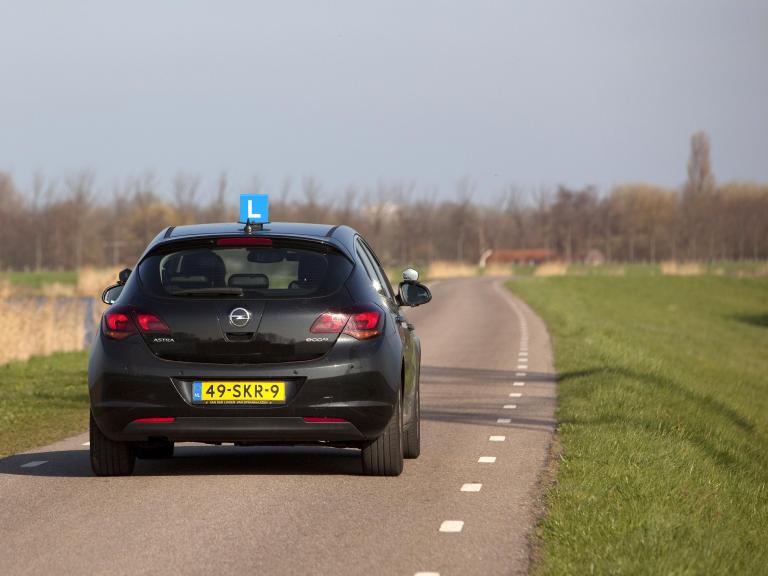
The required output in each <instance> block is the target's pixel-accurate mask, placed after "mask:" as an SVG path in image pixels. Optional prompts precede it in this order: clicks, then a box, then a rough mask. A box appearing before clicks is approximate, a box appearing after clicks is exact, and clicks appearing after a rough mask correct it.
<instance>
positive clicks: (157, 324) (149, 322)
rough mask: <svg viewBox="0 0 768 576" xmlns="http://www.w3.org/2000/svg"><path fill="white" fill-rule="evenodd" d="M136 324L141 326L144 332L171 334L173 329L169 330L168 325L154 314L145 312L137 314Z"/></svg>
mask: <svg viewBox="0 0 768 576" xmlns="http://www.w3.org/2000/svg"><path fill="white" fill-rule="evenodd" d="M136 322H138V324H139V328H141V331H142V332H163V333H165V334H170V333H171V329H170V328H168V324H166V323H165V322H163V321H162V320H160V318H158V317H157V316H155V315H154V314H146V313H145V312H136Z"/></svg>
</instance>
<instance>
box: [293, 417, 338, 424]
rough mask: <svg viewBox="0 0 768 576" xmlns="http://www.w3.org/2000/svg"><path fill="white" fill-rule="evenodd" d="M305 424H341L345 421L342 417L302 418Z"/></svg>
mask: <svg viewBox="0 0 768 576" xmlns="http://www.w3.org/2000/svg"><path fill="white" fill-rule="evenodd" d="M304 422H306V423H307V424H343V423H345V422H347V420H344V418H311V417H309V418H304Z"/></svg>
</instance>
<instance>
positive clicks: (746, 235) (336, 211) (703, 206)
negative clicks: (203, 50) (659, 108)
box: [0, 133, 768, 269]
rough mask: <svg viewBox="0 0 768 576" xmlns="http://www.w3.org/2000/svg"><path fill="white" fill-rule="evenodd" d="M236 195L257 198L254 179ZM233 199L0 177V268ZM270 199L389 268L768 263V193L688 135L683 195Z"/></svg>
mask: <svg viewBox="0 0 768 576" xmlns="http://www.w3.org/2000/svg"><path fill="white" fill-rule="evenodd" d="M245 191H247V192H263V191H264V190H262V186H261V185H260V183H259V181H258V180H255V181H254V183H253V185H252V186H250V187H249V189H248V190H245ZM239 192H240V191H233V190H230V189H229V187H228V186H227V180H226V177H225V176H222V177H221V178H220V180H219V181H218V182H217V183H216V184H215V186H213V187H211V186H208V187H207V189H206V188H204V187H203V186H202V185H201V180H200V179H199V178H197V177H194V176H189V175H185V174H180V175H179V176H177V177H176V178H175V180H174V181H173V185H172V190H171V191H170V193H168V192H167V191H166V192H165V193H161V190H160V186H159V185H158V183H157V181H156V179H155V178H153V177H152V176H151V175H146V176H143V177H140V178H136V179H133V180H131V181H129V182H127V183H125V184H124V185H123V186H121V187H118V188H117V189H113V190H104V189H102V188H101V187H99V186H98V185H97V184H96V182H95V180H94V178H93V175H92V174H90V173H88V172H81V173H77V174H74V175H72V176H71V177H69V178H67V179H66V180H64V181H63V182H52V181H46V180H45V179H44V178H42V177H38V178H36V179H35V181H34V182H33V184H32V186H31V189H29V190H22V189H20V188H18V187H17V186H16V185H15V184H14V182H13V180H12V179H11V177H10V176H9V175H7V174H2V173H0V269H71V268H79V267H82V266H104V265H121V264H130V263H132V262H134V261H135V260H136V258H137V257H138V255H139V254H140V253H141V251H142V249H143V248H144V246H146V244H147V243H148V242H149V241H150V240H151V239H152V238H153V237H154V236H155V235H156V234H157V233H158V232H159V231H160V230H162V229H164V228H165V227H166V226H170V225H182V224H191V223H200V222H222V221H234V220H236V219H237V206H238V202H237V194H238V193H239ZM268 192H270V202H271V204H270V211H271V217H272V220H275V221H304V222H323V223H334V224H337V223H344V224H348V225H350V226H353V227H355V228H357V229H358V230H360V231H361V232H362V233H363V234H364V235H365V236H366V237H367V238H369V240H370V241H371V243H372V244H373V245H374V246H375V248H376V249H377V251H378V252H379V253H380V255H381V256H382V258H383V259H385V260H386V261H387V262H389V263H392V264H395V263H397V264H401V263H406V262H415V263H425V262H431V261H433V260H438V259H440V260H457V261H466V262H473V261H477V259H478V258H479V255H480V254H481V253H482V252H483V251H485V250H486V249H489V248H490V249H499V248H548V249H551V250H554V251H556V252H557V253H558V254H559V255H560V257H561V258H563V259H565V260H569V261H570V260H582V259H584V258H587V257H594V255H595V254H597V255H598V257H599V258H600V259H605V260H608V261H658V260H665V259H676V260H713V259H765V258H768V185H765V184H755V183H747V182H731V183H724V184H717V183H716V182H715V179H714V177H713V175H712V172H711V168H710V159H709V140H708V138H707V136H706V135H705V134H704V133H697V134H694V136H693V137H692V146H691V158H690V161H689V165H688V179H687V181H686V183H685V185H684V186H683V187H682V188H680V189H674V188H663V187H659V186H653V185H649V184H642V183H639V184H622V185H619V186H616V187H614V188H613V189H611V190H609V191H607V192H606V193H603V194H601V193H600V192H599V191H598V190H596V189H595V188H585V189H580V190H574V189H570V188H567V187H563V186H561V187H559V188H557V189H554V190H548V189H541V190H537V191H535V192H529V193H525V192H523V191H521V190H519V189H518V188H515V187H514V186H510V187H508V188H507V189H505V190H503V191H502V192H500V193H499V195H498V198H497V199H496V201H495V202H493V203H490V204H489V203H479V202H477V201H476V200H475V196H476V186H475V184H474V182H473V181H472V180H471V179H469V178H466V179H463V180H461V181H460V182H459V183H458V184H457V188H456V191H455V194H454V196H453V197H452V198H451V199H450V200H445V199H441V196H440V195H438V194H437V192H436V191H421V190H417V189H416V187H415V186H414V185H411V184H400V183H396V184H380V185H378V186H377V187H374V188H367V189H363V188H356V187H349V188H347V189H345V190H334V191H324V190H323V187H322V185H321V183H320V182H319V181H317V180H316V179H313V178H307V179H305V180H303V181H302V182H301V183H300V185H299V186H298V187H294V186H291V183H290V182H286V183H285V184H284V185H283V186H282V187H281V189H280V190H277V191H275V190H269V191H268Z"/></svg>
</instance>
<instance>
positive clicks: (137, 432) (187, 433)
mask: <svg viewBox="0 0 768 576" xmlns="http://www.w3.org/2000/svg"><path fill="white" fill-rule="evenodd" d="M121 436H122V437H124V438H126V439H138V440H143V439H147V438H158V437H161V438H168V439H169V440H173V441H174V442H184V441H188V442H201V441H202V442H264V443H270V442H275V443H285V442H288V443H293V442H295V443H301V442H318V441H324V442H362V441H364V440H365V439H366V437H365V436H364V435H363V433H362V432H360V430H358V429H357V427H356V426H355V425H354V424H352V423H351V422H332V423H311V422H305V421H304V419H303V418H296V417H281V416H264V417H260V416H230V417H217V416H191V417H181V418H177V419H176V420H175V421H174V422H168V423H143V422H129V423H128V424H127V425H126V426H125V427H124V428H123V430H122V433H121Z"/></svg>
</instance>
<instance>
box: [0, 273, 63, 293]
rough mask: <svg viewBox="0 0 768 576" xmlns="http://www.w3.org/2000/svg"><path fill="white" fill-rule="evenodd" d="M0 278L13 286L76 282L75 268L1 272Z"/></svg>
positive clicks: (34, 286) (35, 286)
mask: <svg viewBox="0 0 768 576" xmlns="http://www.w3.org/2000/svg"><path fill="white" fill-rule="evenodd" d="M0 280H7V281H8V282H10V283H11V284H13V285H15V286H22V287H25V288H29V289H40V288H42V287H43V286H44V285H46V284H64V285H69V286H74V285H75V284H77V270H63V271H53V270H43V271H41V272H2V273H0Z"/></svg>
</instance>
